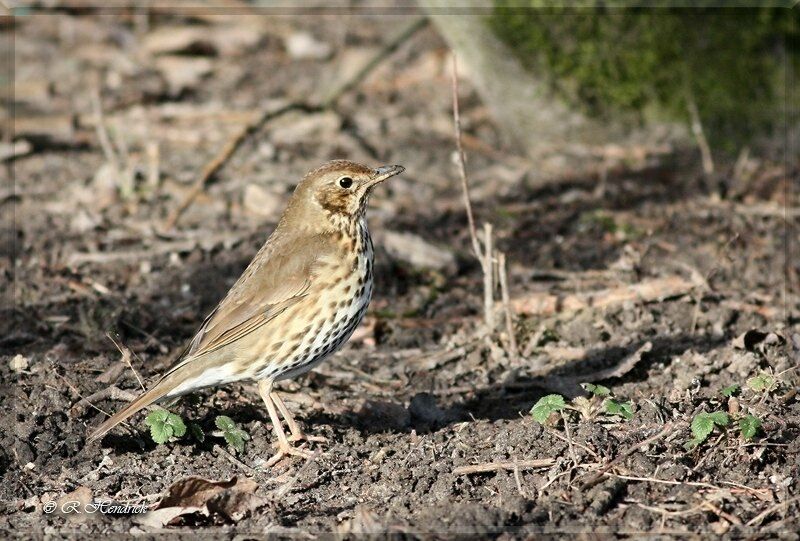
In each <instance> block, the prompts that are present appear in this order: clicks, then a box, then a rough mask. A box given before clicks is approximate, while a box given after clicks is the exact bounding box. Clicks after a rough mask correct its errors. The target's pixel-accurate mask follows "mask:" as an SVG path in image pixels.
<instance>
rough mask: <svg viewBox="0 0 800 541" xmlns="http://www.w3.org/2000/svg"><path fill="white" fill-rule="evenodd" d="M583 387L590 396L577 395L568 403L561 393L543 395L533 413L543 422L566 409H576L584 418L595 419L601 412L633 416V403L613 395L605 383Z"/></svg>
mask: <svg viewBox="0 0 800 541" xmlns="http://www.w3.org/2000/svg"><path fill="white" fill-rule="evenodd" d="M581 387H583V388H584V390H586V391H587V392H588V393H590V394H591V396H589V397H588V398H587V397H585V396H577V397H575V398H573V399H572V401H571V402H570V403H569V404H568V403H566V402H565V400H564V397H563V396H561V395H559V394H550V395H547V396H543V397H542V398H540V399H539V401H538V402H536V404H534V406H533V408H532V409H531V415H532V416H533V418H534V420H536V421H537V422H539V423H541V424H546V423H547V422H548V421H552V417H551V415H552V414H553V413H555V412H557V411H561V410H564V409H567V410H572V411H576V412H578V413H579V414H580V416H581V417H582V418H583V419H587V420H591V419H595V418H596V417H597V416H598V415H600V414H605V415H608V416H613V415H618V416H620V417H622V418H624V419H626V420H628V419H630V418H632V417H633V403H632V402H631V401H630V400H627V401H620V400H617V399H615V398H614V397H613V394H612V392H611V389H609V388H608V387H606V386H604V385H596V384H594V383H582V384H581Z"/></svg>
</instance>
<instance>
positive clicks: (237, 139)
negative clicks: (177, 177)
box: [162, 17, 427, 231]
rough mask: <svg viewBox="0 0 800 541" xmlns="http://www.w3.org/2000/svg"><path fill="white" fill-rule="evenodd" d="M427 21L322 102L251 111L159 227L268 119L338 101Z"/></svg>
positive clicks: (415, 24) (169, 224)
mask: <svg viewBox="0 0 800 541" xmlns="http://www.w3.org/2000/svg"><path fill="white" fill-rule="evenodd" d="M426 24H427V18H426V17H420V18H419V19H415V20H414V21H412V22H411V23H409V25H408V26H407V27H406V28H405V29H404V30H402V31H401V32H400V33H399V34H398V35H397V36H396V37H395V38H394V39H392V40H390V41H389V42H388V43H386V44H385V45H384V46H383V47H382V48H381V50H380V51H378V52H377V53H376V54H375V56H373V57H372V58H371V59H370V60H369V61H367V63H366V64H364V66H363V67H362V68H361V69H360V70H358V71H357V72H356V73H355V74H354V75H353V77H351V78H350V79H349V80H347V81H345V82H344V84H342V85H341V86H340V87H338V88H337V89H335V90H334V91H333V92H332V93H331V94H330V95H329V96H328V97H327V98H325V100H323V102H322V103H321V104H318V103H309V102H302V101H301V102H293V103H289V104H286V105H283V106H281V107H278V108H277V109H270V110H265V111H262V112H260V113H259V114H257V115H254V117H253V118H251V120H250V121H249V122H247V123H246V124H245V125H244V126H242V128H241V130H239V131H238V132H237V133H236V134H234V136H233V137H232V138H231V139H229V140H228V142H227V143H226V144H225V146H224V147H223V148H222V149H221V150H220V151H219V152H218V153H217V155H216V156H214V158H213V159H212V160H211V161H210V162H208V163H207V164H206V166H205V167H204V168H203V171H202V173H201V174H200V176H199V177H198V178H197V180H196V181H195V182H194V184H193V185H192V188H191V190H190V191H189V193H188V194H187V195H186V197H184V199H183V201H181V203H180V204H179V205H178V206H177V207H175V208H174V209H173V210H172V212H171V213H170V214H169V216H168V217H167V219H166V220H165V221H164V223H163V224H162V230H163V231H169V230H171V229H173V228H174V227H175V225H177V223H178V220H180V218H181V216H183V213H184V212H186V209H188V208H189V207H190V206H191V205H192V203H193V202H194V200H195V199H197V197H198V196H199V195H200V194H201V193H203V192H204V191H205V189H206V186H207V185H208V183H209V182H210V181H211V179H212V178H213V177H214V176H215V175H216V174H217V173H218V172H219V170H220V169H222V167H223V166H224V165H225V164H226V163H227V162H228V160H229V159H230V158H231V156H233V154H234V153H235V152H236V150H238V149H239V147H240V146H241V145H242V143H244V141H246V140H247V138H248V137H249V136H250V135H252V134H254V133H255V132H257V131H259V130H260V129H261V128H263V127H264V125H265V124H267V123H268V122H270V121H271V120H274V119H276V118H278V117H280V116H283V115H285V114H286V113H289V112H291V111H304V112H307V113H313V112H320V111H324V110H326V109H331V108H333V107H335V105H336V102H337V101H339V98H341V97H342V96H343V95H344V94H345V93H346V92H349V91H350V90H352V89H353V88H355V87H357V86H358V85H359V84H360V83H361V82H362V81H363V80H364V79H366V77H367V76H368V75H369V74H370V73H371V72H372V71H373V70H374V69H375V68H376V67H377V66H378V65H380V63H381V62H382V61H383V60H385V59H386V58H388V57H389V56H390V55H391V54H392V53H393V52H394V51H396V50H397V48H398V47H399V46H400V45H401V44H402V43H403V42H404V41H406V40H407V39H409V38H410V37H411V36H413V35H414V34H416V32H417V31H418V30H420V29H422V28H424V27H425V25H426Z"/></svg>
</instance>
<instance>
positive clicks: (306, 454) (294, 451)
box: [266, 441, 314, 468]
mask: <svg viewBox="0 0 800 541" xmlns="http://www.w3.org/2000/svg"><path fill="white" fill-rule="evenodd" d="M275 446H276V447H277V448H278V452H277V453H275V454H274V455H272V457H271V458H270V459H269V460H267V464H266V465H267V467H268V468H271V467H272V466H274V465H275V464H277V463H278V462H280V461H281V460H283V459H284V458H285V457H288V456H296V457H300V458H304V459H306V460H308V459H310V458H311V457H313V456H314V453H312V452H311V451H309V450H307V449H303V448H302V446H301V447H295V446H293V445H290V444H289V442H288V441H287V442H278V443H276V444H275Z"/></svg>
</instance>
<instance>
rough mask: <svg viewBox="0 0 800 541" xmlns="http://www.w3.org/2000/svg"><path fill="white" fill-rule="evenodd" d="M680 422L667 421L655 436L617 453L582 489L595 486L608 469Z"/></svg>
mask: <svg viewBox="0 0 800 541" xmlns="http://www.w3.org/2000/svg"><path fill="white" fill-rule="evenodd" d="M679 424H682V423H677V424H676V423H667V424H666V425H665V426H664V428H663V429H662V430H661V432H659V433H658V434H656V435H654V436H650V437H649V438H647V439H645V440H643V441H641V442H639V443H635V444H633V445H631V446H630V447H628V449H626V450H625V451H623V452H622V453H620V454H619V455H617V457H616V458H614V459H613V460H611V461H610V462H609V463H608V464H606V465H605V466H603V467H602V468H600V471H598V472H597V473H595V474H594V475H593V476H592V477H590V478H589V479H588V480H587V481H585V482H584V483H583V485H581V489H582V490H586V489H587V488H590V487H592V486H594V485H595V484H596V483H597V481H599V480H600V479H602V477H603V475H605V474H606V472H607V471H608V470H610V469H611V468H613V467H614V466H616V465H617V464H619V463H620V462H622V461H623V460H625V459H626V458H628V457H629V456H630V455H632V454H633V453H635V452H636V451H637V450H638V449H639V448H640V447H643V446H645V445H650V444H651V443H653V442H655V441H658V440H660V439H661V438H663V437H664V436H666V435H667V434H668V433H670V432H672V431H673V430H675V429H677V428H678V425H679Z"/></svg>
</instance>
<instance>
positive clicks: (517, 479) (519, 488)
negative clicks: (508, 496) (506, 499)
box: [514, 458, 526, 497]
mask: <svg viewBox="0 0 800 541" xmlns="http://www.w3.org/2000/svg"><path fill="white" fill-rule="evenodd" d="M514 482H516V483H517V492H519V495H520V496H522V497H526V496H525V491H524V490H522V479H521V478H520V474H519V461H518V460H517V459H516V458H515V459H514Z"/></svg>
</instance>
